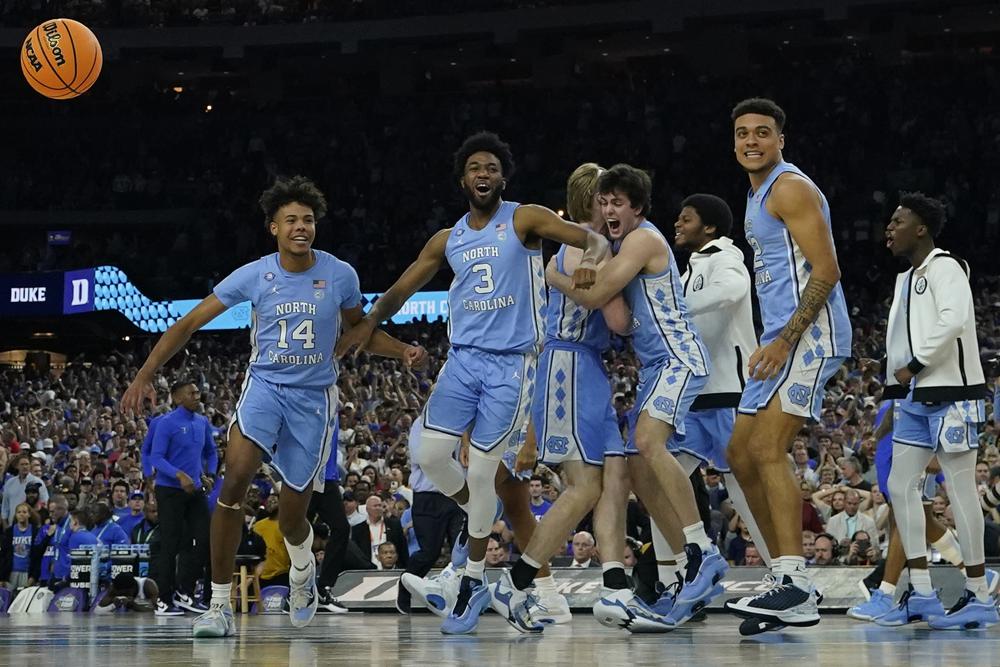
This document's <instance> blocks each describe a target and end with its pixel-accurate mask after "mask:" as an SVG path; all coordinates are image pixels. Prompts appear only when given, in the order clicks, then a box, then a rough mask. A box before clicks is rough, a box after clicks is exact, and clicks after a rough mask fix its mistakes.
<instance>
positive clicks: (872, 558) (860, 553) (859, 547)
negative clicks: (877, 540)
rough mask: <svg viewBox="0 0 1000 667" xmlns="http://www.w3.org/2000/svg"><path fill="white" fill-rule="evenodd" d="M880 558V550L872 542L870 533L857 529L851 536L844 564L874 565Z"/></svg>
mask: <svg viewBox="0 0 1000 667" xmlns="http://www.w3.org/2000/svg"><path fill="white" fill-rule="evenodd" d="M880 560H882V551H881V550H880V549H879V548H878V547H877V546H874V545H873V544H872V541H871V535H869V534H868V532H867V531H864V530H859V531H857V532H856V533H854V535H852V536H851V544H850V546H849V547H848V548H847V558H846V559H845V560H844V564H845V565H876V564H877V563H878V562H879V561H880Z"/></svg>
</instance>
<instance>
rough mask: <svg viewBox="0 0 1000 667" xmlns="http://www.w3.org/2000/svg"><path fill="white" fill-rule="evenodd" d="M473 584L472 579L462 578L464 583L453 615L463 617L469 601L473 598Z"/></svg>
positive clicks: (459, 591)
mask: <svg viewBox="0 0 1000 667" xmlns="http://www.w3.org/2000/svg"><path fill="white" fill-rule="evenodd" d="M472 582H473V579H472V577H462V583H461V585H460V586H459V588H458V598H457V599H456V600H455V606H454V607H453V608H452V613H453V614H454V615H455V616H461V615H462V614H464V613H465V610H466V609H467V608H468V606H469V599H470V598H471V597H472V586H473V583H472Z"/></svg>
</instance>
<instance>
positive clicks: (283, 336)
mask: <svg viewBox="0 0 1000 667" xmlns="http://www.w3.org/2000/svg"><path fill="white" fill-rule="evenodd" d="M292 340H300V341H302V349H303V350H311V349H312V348H314V347H316V343H315V342H314V341H315V340H316V334H314V333H313V321H312V320H302V322H300V323H299V326H297V327H295V329H294V330H293V331H292ZM278 347H279V348H281V349H282V350H286V349H288V320H278Z"/></svg>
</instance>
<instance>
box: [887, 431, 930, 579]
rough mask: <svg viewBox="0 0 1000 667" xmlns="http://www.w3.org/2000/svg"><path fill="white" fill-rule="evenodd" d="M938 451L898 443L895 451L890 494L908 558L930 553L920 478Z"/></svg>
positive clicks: (890, 479)
mask: <svg viewBox="0 0 1000 667" xmlns="http://www.w3.org/2000/svg"><path fill="white" fill-rule="evenodd" d="M933 456H934V452H933V451H931V450H930V449H924V448H922V447H913V446H910V445H901V444H897V445H896V446H895V447H894V448H893V452H892V472H891V473H889V494H890V495H891V497H892V511H893V514H894V515H895V517H896V528H897V529H898V530H899V539H900V540H901V541H902V543H903V551H904V552H906V558H907V559H913V558H924V557H926V556H927V537H926V530H927V525H926V524H927V521H926V519H925V517H924V506H923V502H921V489H920V488H919V487H920V480H921V479H923V474H924V470H925V469H926V468H927V464H928V463H929V462H930V460H931V457H933Z"/></svg>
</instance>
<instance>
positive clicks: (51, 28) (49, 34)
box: [21, 19, 104, 100]
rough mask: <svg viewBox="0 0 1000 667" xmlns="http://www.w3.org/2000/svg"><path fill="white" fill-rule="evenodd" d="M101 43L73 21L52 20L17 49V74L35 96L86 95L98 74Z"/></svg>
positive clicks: (101, 60) (36, 30)
mask: <svg viewBox="0 0 1000 667" xmlns="http://www.w3.org/2000/svg"><path fill="white" fill-rule="evenodd" d="M103 62H104V57H103V55H102V54H101V43H100V42H98V41H97V37H96V36H95V35H94V33H93V32H91V31H90V28H88V27H87V26H85V25H83V24H82V23H80V22H79V21H74V20H73V19H52V20H50V21H46V22H44V23H42V24H41V25H39V26H38V27H36V28H35V29H34V30H32V31H31V32H30V33H28V36H27V37H26V38H25V39H24V44H22V45H21V72H22V73H23V74H24V78H25V79H27V80H28V83H29V84H30V85H31V87H32V88H34V89H35V90H36V91H37V92H39V93H41V94H42V95H44V96H45V97H48V98H51V99H54V100H68V99H72V98H74V97H77V96H79V95H82V94H83V93H85V92H87V90H89V89H90V87H91V86H93V85H94V82H95V81H97V77H98V75H99V74H100V73H101V65H102V64H103Z"/></svg>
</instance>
